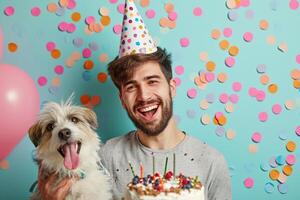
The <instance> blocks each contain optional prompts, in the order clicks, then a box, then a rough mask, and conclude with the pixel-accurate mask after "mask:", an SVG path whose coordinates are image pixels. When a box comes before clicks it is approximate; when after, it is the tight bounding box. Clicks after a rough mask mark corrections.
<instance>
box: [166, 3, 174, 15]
mask: <svg viewBox="0 0 300 200" xmlns="http://www.w3.org/2000/svg"><path fill="white" fill-rule="evenodd" d="M173 10H174V5H173V4H172V3H166V4H165V11H166V12H167V13H170V12H172V11H173Z"/></svg>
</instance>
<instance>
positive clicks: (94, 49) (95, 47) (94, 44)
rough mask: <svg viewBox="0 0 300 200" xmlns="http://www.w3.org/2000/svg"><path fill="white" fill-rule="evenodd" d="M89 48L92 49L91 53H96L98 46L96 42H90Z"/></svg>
mask: <svg viewBox="0 0 300 200" xmlns="http://www.w3.org/2000/svg"><path fill="white" fill-rule="evenodd" d="M89 48H90V49H92V50H93V51H97V50H98V49H99V46H98V44H97V43H96V42H90V43H89Z"/></svg>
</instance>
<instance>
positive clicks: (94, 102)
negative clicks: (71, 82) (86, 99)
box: [90, 95, 101, 106]
mask: <svg viewBox="0 0 300 200" xmlns="http://www.w3.org/2000/svg"><path fill="white" fill-rule="evenodd" d="M100 102H101V98H100V96H98V95H96V96H92V98H91V101H90V103H91V104H92V106H96V105H98V104H100Z"/></svg>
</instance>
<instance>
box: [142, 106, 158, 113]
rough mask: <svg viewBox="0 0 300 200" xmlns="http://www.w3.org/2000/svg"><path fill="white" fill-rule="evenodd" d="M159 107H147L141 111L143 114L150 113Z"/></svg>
mask: <svg viewBox="0 0 300 200" xmlns="http://www.w3.org/2000/svg"><path fill="white" fill-rule="evenodd" d="M157 107H158V105H153V106H149V107H145V108H142V109H140V111H141V112H148V111H150V110H153V109H156V108H157Z"/></svg>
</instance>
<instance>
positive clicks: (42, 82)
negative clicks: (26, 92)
mask: <svg viewBox="0 0 300 200" xmlns="http://www.w3.org/2000/svg"><path fill="white" fill-rule="evenodd" d="M47 82H48V80H47V78H46V77H45V76H40V77H39V78H38V84H39V85H40V86H44V85H46V84H47Z"/></svg>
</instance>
